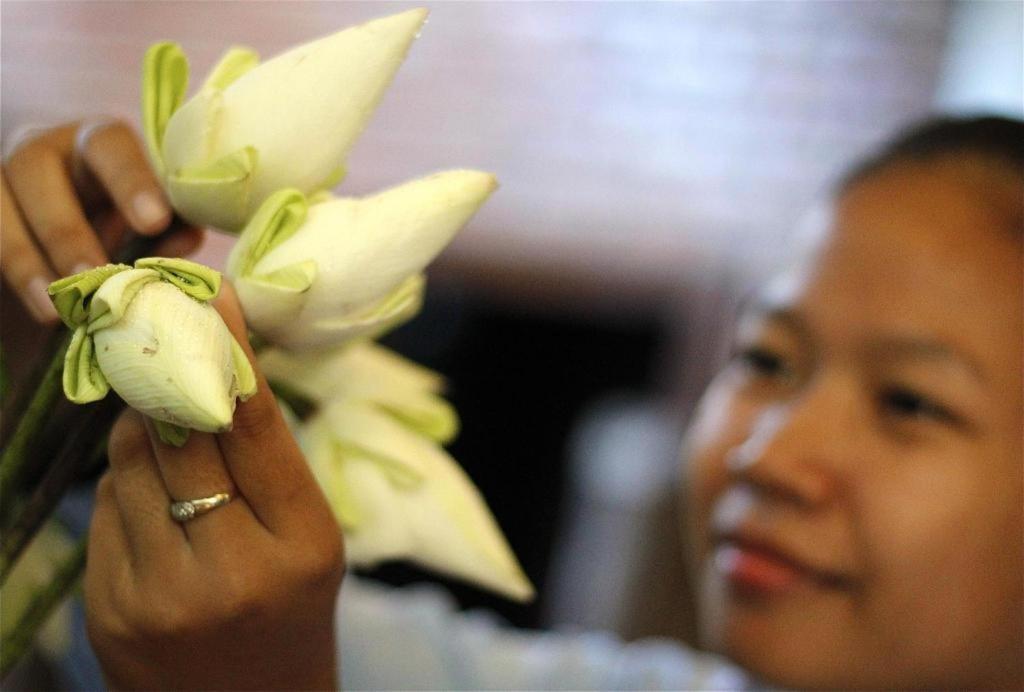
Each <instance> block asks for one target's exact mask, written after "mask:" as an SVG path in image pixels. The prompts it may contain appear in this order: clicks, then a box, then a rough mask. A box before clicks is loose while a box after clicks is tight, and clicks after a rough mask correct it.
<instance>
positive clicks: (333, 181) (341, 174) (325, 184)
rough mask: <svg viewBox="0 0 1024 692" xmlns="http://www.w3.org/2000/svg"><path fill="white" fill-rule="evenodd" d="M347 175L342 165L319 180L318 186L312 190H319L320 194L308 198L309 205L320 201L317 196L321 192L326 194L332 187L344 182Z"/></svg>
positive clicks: (346, 170) (317, 193)
mask: <svg viewBox="0 0 1024 692" xmlns="http://www.w3.org/2000/svg"><path fill="white" fill-rule="evenodd" d="M347 173H348V169H347V168H346V167H345V164H344V163H342V164H341V165H339V166H338V167H337V168H335V169H334V170H333V171H331V172H330V173H328V174H327V177H326V178H324V179H323V180H321V181H320V184H319V185H317V186H316V187H315V188H313V189H314V190H319V191H320V192H316V193H313V195H312V196H311V197H310V200H309V203H310V204H315V203H316V202H319V201H322V198H321V197H319V195H320V194H321V193H323V192H328V191H329V190H330V189H331V188H332V187H334V186H336V185H337V184H338V183H340V182H341V181H342V180H344V179H345V175H346V174H347ZM313 197H317V199H315V200H314V199H313Z"/></svg>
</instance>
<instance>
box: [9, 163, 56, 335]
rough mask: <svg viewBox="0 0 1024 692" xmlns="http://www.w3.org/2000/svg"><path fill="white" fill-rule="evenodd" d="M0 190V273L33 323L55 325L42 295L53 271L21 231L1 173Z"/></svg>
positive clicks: (47, 299) (53, 311) (47, 298)
mask: <svg viewBox="0 0 1024 692" xmlns="http://www.w3.org/2000/svg"><path fill="white" fill-rule="evenodd" d="M0 188H2V189H0V229H2V232H0V272H2V273H3V277H4V279H5V280H6V281H7V283H8V285H10V287H11V288H13V289H14V291H15V292H16V293H17V294H18V297H19V298H20V299H21V302H22V303H23V304H24V305H25V307H26V308H27V309H28V311H29V312H30V313H31V315H32V317H34V318H35V320H36V321H37V322H41V323H44V324H47V323H53V322H56V321H57V310H56V309H54V307H53V303H52V302H51V301H50V296H49V294H48V293H47V292H46V287H47V286H49V285H50V282H51V281H53V280H54V276H53V271H52V270H51V269H50V267H49V266H48V265H47V264H46V260H44V259H43V255H42V253H41V252H40V251H39V248H38V247H36V244H35V242H33V240H32V237H31V235H30V234H29V232H28V229H26V228H25V224H24V222H23V221H22V219H21V213H20V212H19V211H18V205H17V202H15V200H14V195H13V194H12V193H11V190H10V188H9V187H8V186H7V178H6V177H5V176H3V175H2V174H0Z"/></svg>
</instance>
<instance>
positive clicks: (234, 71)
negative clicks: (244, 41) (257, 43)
mask: <svg viewBox="0 0 1024 692" xmlns="http://www.w3.org/2000/svg"><path fill="white" fill-rule="evenodd" d="M259 64H260V56H259V54H258V53H256V51H254V50H252V49H250V48H245V47H244V46H232V47H231V48H229V49H228V51H227V52H226V53H224V55H223V56H221V59H220V62H218V63H217V64H216V65H215V66H214V68H213V69H212V70H210V74H209V75H207V77H206V81H205V82H203V88H204V89H208V88H209V89H226V88H227V87H228V85H230V84H231V83H232V82H234V81H235V80H236V79H238V78H239V77H241V76H242V75H244V74H245V73H246V72H248V71H249V70H251V69H252V68H254V67H256V66H257V65H259Z"/></svg>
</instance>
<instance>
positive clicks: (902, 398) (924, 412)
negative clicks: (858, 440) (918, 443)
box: [881, 387, 959, 423]
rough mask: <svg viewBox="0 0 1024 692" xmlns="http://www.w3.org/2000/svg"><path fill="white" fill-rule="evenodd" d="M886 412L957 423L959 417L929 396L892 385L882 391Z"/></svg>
mask: <svg viewBox="0 0 1024 692" xmlns="http://www.w3.org/2000/svg"><path fill="white" fill-rule="evenodd" d="M881 403H882V408H883V410H884V412H885V413H887V414H890V415H894V416H898V417H900V418H907V419H914V420H932V421H937V422H940V423H956V422H958V421H959V417H958V416H957V415H956V414H954V413H953V412H952V411H951V410H949V409H948V408H947V407H945V406H943V405H942V404H940V403H939V402H937V401H935V400H933V399H930V398H929V397H927V396H925V395H923V394H919V393H918V392H915V391H914V390H912V389H907V388H905V387H892V388H889V389H886V390H884V391H883V392H882V396H881Z"/></svg>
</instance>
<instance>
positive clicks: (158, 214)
mask: <svg viewBox="0 0 1024 692" xmlns="http://www.w3.org/2000/svg"><path fill="white" fill-rule="evenodd" d="M87 128H89V125H88V124H85V125H83V130H82V137H81V138H80V140H79V155H80V156H81V157H82V159H83V161H84V162H85V164H86V165H87V166H88V167H89V169H90V170H91V171H92V173H93V174H94V175H95V176H96V178H97V179H98V180H99V182H100V184H101V185H102V186H103V187H104V189H106V191H107V193H108V194H109V195H110V198H111V199H112V200H113V202H114V206H115V207H117V209H118V210H119V211H120V212H121V213H122V214H123V215H124V217H125V218H126V219H128V223H129V224H130V225H131V227H132V228H133V229H135V230H136V231H138V232H139V233H142V234H143V235H155V234H157V233H159V232H160V231H162V230H164V229H165V228H167V225H168V224H169V223H170V222H171V206H170V204H168V203H167V199H166V198H165V197H164V193H163V190H162V189H161V188H160V184H159V183H158V182H157V179H156V176H155V175H154V174H153V171H152V169H151V168H150V167H149V163H148V162H147V161H146V155H145V153H144V152H143V150H142V146H141V145H140V143H139V139H138V137H136V135H135V133H134V132H133V131H132V129H131V128H130V127H129V126H128V125H126V124H125V123H123V122H120V121H107V122H102V123H97V125H96V126H95V127H94V128H93V129H87Z"/></svg>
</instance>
